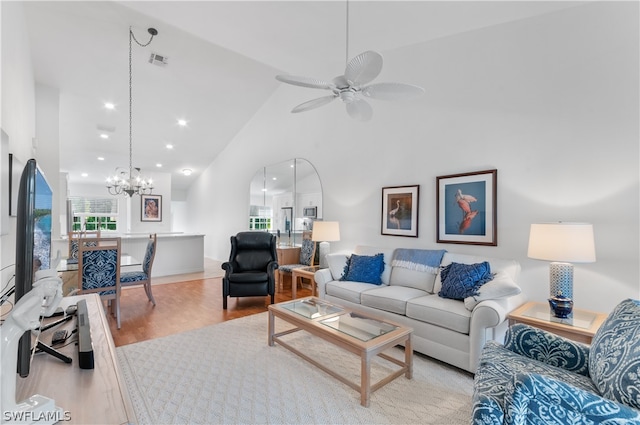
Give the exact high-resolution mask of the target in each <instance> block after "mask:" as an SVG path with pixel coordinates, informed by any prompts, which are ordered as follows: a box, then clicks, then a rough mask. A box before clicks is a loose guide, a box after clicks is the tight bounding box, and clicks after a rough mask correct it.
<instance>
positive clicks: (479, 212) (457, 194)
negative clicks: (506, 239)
mask: <svg viewBox="0 0 640 425" xmlns="http://www.w3.org/2000/svg"><path fill="white" fill-rule="evenodd" d="M497 177H498V170H485V171H475V172H471V173H462V174H451V175H448V176H439V177H436V205H437V207H436V221H437V229H438V232H437V233H438V234H437V242H438V243H461V244H470V245H491V246H497V245H498V239H497V237H498V235H497V233H498V231H497V209H496V206H497V196H496V195H497Z"/></svg>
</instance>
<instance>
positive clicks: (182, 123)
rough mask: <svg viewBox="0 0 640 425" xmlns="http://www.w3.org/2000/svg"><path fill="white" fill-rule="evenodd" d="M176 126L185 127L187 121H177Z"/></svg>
mask: <svg viewBox="0 0 640 425" xmlns="http://www.w3.org/2000/svg"><path fill="white" fill-rule="evenodd" d="M178 125H179V126H180V127H186V126H187V120H178Z"/></svg>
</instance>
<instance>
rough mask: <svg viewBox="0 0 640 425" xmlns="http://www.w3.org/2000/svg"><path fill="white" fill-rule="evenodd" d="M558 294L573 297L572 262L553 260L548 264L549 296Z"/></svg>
mask: <svg viewBox="0 0 640 425" xmlns="http://www.w3.org/2000/svg"><path fill="white" fill-rule="evenodd" d="M558 294H560V295H562V296H564V297H567V298H571V299H573V264H571V263H559V262H553V263H551V264H550V265H549V296H550V297H551V298H553V297H555V296H557V295H558Z"/></svg>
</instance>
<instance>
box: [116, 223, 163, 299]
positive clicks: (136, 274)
mask: <svg viewBox="0 0 640 425" xmlns="http://www.w3.org/2000/svg"><path fill="white" fill-rule="evenodd" d="M157 238H158V236H157V235H156V234H155V233H154V234H152V235H149V242H147V249H146V250H145V253H144V261H143V262H142V270H141V271H132V272H124V273H120V285H121V286H123V287H125V286H134V285H143V287H144V291H145V292H146V293H147V298H149V301H151V303H152V304H153V306H154V307H155V305H156V300H155V299H154V298H153V293H152V292H151V268H152V267H153V260H154V258H155V257H156V247H157Z"/></svg>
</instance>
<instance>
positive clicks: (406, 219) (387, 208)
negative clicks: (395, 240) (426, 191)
mask: <svg viewBox="0 0 640 425" xmlns="http://www.w3.org/2000/svg"><path fill="white" fill-rule="evenodd" d="M419 192H420V186H418V185H415V186H394V187H383V188H382V225H381V231H382V234H383V235H394V236H409V237H414V238H417V237H418V195H419Z"/></svg>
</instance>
